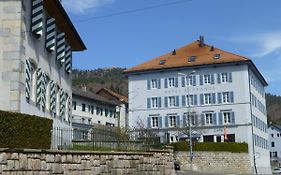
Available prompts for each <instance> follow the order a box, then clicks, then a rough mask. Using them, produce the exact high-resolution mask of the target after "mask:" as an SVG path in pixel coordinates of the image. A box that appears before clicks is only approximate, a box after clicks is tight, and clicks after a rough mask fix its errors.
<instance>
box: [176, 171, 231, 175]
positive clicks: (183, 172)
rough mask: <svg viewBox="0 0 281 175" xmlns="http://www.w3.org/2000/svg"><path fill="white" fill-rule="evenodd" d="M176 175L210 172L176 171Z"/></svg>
mask: <svg viewBox="0 0 281 175" xmlns="http://www.w3.org/2000/svg"><path fill="white" fill-rule="evenodd" d="M176 175H210V173H208V174H207V173H200V172H196V171H176ZM213 175H215V174H213ZM216 175H217V174H216ZM226 175H227V174H226ZM228 175H234V174H228Z"/></svg>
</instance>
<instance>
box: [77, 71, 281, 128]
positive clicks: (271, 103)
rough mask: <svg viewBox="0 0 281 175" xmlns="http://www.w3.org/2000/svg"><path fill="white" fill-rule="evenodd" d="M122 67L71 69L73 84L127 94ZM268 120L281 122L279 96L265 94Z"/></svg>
mask: <svg viewBox="0 0 281 175" xmlns="http://www.w3.org/2000/svg"><path fill="white" fill-rule="evenodd" d="M123 70H125V69H124V68H119V67H113V68H104V69H101V68H100V69H95V70H77V69H76V70H73V86H75V87H80V88H81V87H82V86H86V87H87V89H88V90H89V91H92V92H96V91H97V90H99V89H100V88H101V87H106V88H108V89H111V90H113V91H115V92H117V93H120V94H122V95H125V96H127V95H128V80H127V78H126V77H125V76H124V74H123ZM266 104H267V113H268V120H269V121H272V122H274V123H278V124H281V97H280V96H276V95H272V94H269V93H268V94H266Z"/></svg>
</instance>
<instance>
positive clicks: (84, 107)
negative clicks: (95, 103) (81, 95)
mask: <svg viewBox="0 0 281 175" xmlns="http://www.w3.org/2000/svg"><path fill="white" fill-rule="evenodd" d="M82 111H83V112H85V111H86V104H84V103H83V104H82Z"/></svg>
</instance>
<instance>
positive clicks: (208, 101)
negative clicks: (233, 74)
mask: <svg viewBox="0 0 281 175" xmlns="http://www.w3.org/2000/svg"><path fill="white" fill-rule="evenodd" d="M211 103H212V98H211V94H204V104H206V105H208V104H211Z"/></svg>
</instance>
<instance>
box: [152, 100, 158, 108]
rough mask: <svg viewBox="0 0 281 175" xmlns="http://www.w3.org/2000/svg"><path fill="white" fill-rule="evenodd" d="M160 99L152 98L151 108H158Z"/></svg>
mask: <svg viewBox="0 0 281 175" xmlns="http://www.w3.org/2000/svg"><path fill="white" fill-rule="evenodd" d="M158 107H159V106H158V97H152V98H151V108H158Z"/></svg>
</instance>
